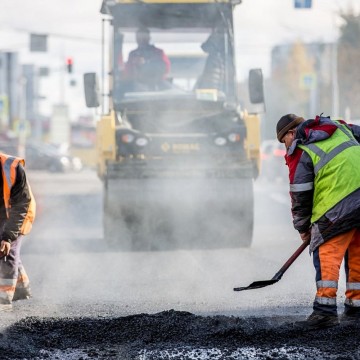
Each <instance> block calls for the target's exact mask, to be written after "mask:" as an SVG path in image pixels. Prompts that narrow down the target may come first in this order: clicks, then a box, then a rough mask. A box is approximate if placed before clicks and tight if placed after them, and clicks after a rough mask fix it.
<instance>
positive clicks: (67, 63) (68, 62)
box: [66, 57, 73, 74]
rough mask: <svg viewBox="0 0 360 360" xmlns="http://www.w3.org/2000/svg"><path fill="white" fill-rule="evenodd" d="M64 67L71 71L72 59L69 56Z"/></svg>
mask: <svg viewBox="0 0 360 360" xmlns="http://www.w3.org/2000/svg"><path fill="white" fill-rule="evenodd" d="M66 68H67V72H68V73H69V74H71V73H72V72H73V59H72V58H71V57H68V58H67V59H66Z"/></svg>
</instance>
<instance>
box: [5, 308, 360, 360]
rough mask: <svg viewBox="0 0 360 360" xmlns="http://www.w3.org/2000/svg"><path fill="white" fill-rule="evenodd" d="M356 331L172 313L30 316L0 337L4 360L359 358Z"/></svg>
mask: <svg viewBox="0 0 360 360" xmlns="http://www.w3.org/2000/svg"><path fill="white" fill-rule="evenodd" d="M284 319H285V320H284ZM359 330H360V324H358V323H354V324H341V325H339V326H337V327H335V328H331V329H326V330H321V331H319V330H318V331H303V330H299V329H297V328H295V327H294V326H293V323H292V321H291V319H290V318H289V319H288V321H286V318H282V319H280V318H241V317H230V316H198V315H194V314H192V313H189V312H180V311H174V310H170V311H164V312H160V313H157V314H152V315H149V314H138V315H131V316H125V317H118V318H108V317H99V318H83V317H80V318H38V317H28V318H24V319H22V320H20V321H19V322H17V323H15V324H13V325H11V326H10V327H9V328H7V329H6V330H5V331H4V332H3V333H2V334H1V336H0V358H1V359H360V347H359V344H360V331H359Z"/></svg>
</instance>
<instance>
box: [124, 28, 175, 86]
mask: <svg viewBox="0 0 360 360" xmlns="http://www.w3.org/2000/svg"><path fill="white" fill-rule="evenodd" d="M150 39H151V37H150V31H149V29H147V28H145V27H142V28H139V29H138V30H137V32H136V42H137V44H138V47H137V48H136V49H135V50H133V51H131V52H130V54H129V58H128V61H127V63H126V64H125V80H126V82H127V83H128V87H129V90H130V91H157V90H164V89H166V88H169V87H170V84H169V82H168V81H167V80H166V78H167V76H168V74H169V72H170V60H169V58H168V57H167V56H166V54H165V53H164V51H163V50H162V49H159V48H157V47H156V46H154V45H151V44H150Z"/></svg>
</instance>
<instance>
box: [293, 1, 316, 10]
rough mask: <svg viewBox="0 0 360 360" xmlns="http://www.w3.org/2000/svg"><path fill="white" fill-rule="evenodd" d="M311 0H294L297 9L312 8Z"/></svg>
mask: <svg viewBox="0 0 360 360" xmlns="http://www.w3.org/2000/svg"><path fill="white" fill-rule="evenodd" d="M311 5H312V4H311V0H294V7H295V9H310V8H311Z"/></svg>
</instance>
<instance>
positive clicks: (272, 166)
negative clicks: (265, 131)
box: [261, 140, 288, 181]
mask: <svg viewBox="0 0 360 360" xmlns="http://www.w3.org/2000/svg"><path fill="white" fill-rule="evenodd" d="M285 154H286V150H285V146H284V144H282V143H280V142H279V141H277V140H265V141H264V142H263V143H262V144H261V178H263V179H265V180H267V181H279V180H280V181H287V179H288V167H287V166H286V164H285V159H284V156H285Z"/></svg>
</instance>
